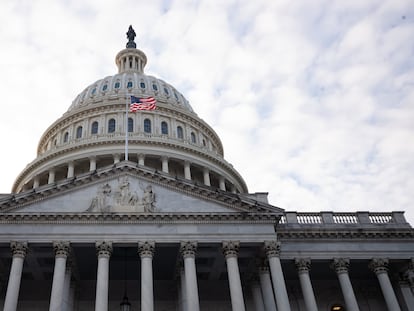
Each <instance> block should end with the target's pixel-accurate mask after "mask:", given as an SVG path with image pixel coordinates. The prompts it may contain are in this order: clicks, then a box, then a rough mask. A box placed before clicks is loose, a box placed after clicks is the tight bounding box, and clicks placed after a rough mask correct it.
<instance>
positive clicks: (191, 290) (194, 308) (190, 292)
mask: <svg viewBox="0 0 414 311" xmlns="http://www.w3.org/2000/svg"><path fill="white" fill-rule="evenodd" d="M196 250H197V243H196V242H181V254H182V256H183V259H184V271H185V272H184V273H185V288H186V293H185V297H186V298H187V308H188V310H191V311H199V310H200V302H199V299H198V286H197V273H196V266H195V252H196Z"/></svg>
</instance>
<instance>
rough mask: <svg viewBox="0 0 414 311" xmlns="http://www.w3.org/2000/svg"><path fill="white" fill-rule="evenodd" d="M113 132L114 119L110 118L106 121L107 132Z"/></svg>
mask: <svg viewBox="0 0 414 311" xmlns="http://www.w3.org/2000/svg"><path fill="white" fill-rule="evenodd" d="M113 132H115V119H110V120H109V121H108V133H113Z"/></svg>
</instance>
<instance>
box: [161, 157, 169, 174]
mask: <svg viewBox="0 0 414 311" xmlns="http://www.w3.org/2000/svg"><path fill="white" fill-rule="evenodd" d="M161 163H162V171H163V172H164V173H167V174H168V171H169V169H168V157H162V158H161Z"/></svg>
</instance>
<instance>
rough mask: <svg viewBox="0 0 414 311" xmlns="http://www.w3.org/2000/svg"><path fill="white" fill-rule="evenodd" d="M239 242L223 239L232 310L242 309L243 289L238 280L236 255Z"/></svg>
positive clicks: (238, 310) (243, 307)
mask: <svg viewBox="0 0 414 311" xmlns="http://www.w3.org/2000/svg"><path fill="white" fill-rule="evenodd" d="M239 247H240V243H239V242H238V241H224V242H223V254H224V256H225V258H226V264H227V273H228V277H229V287H230V297H231V306H232V310H233V311H244V310H245V305H244V299H243V291H242V286H241V280H240V272H239V264H238V263H237V255H238V253H239Z"/></svg>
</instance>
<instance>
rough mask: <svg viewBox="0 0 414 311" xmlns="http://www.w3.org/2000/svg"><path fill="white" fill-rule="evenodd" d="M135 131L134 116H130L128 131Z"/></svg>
mask: <svg viewBox="0 0 414 311" xmlns="http://www.w3.org/2000/svg"><path fill="white" fill-rule="evenodd" d="M133 131H134V120H133V119H132V118H128V132H133Z"/></svg>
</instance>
